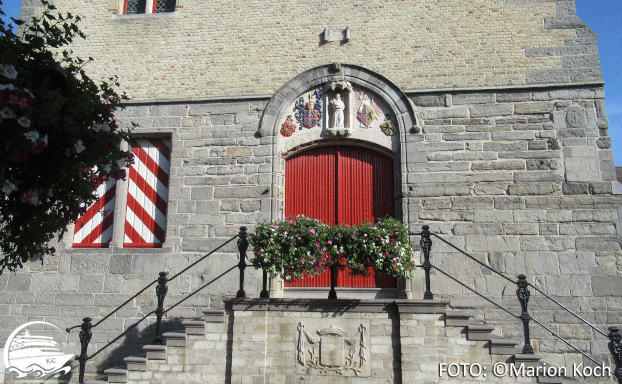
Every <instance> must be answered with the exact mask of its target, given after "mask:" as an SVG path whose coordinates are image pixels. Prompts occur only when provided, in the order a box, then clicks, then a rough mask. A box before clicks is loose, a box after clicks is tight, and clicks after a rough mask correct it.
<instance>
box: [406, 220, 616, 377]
mask: <svg viewBox="0 0 622 384" xmlns="http://www.w3.org/2000/svg"><path fill="white" fill-rule="evenodd" d="M418 235H420V236H421V241H420V245H421V251H422V253H423V265H422V267H423V269H424V272H425V291H424V294H423V298H424V299H425V300H432V299H433V298H434V295H433V294H432V292H431V288H430V286H431V285H430V271H431V270H432V269H435V270H437V271H439V272H440V273H442V274H443V275H445V276H447V277H448V278H450V279H451V280H453V281H455V282H456V283H458V284H460V285H461V286H463V287H464V288H466V289H468V290H469V291H471V292H473V293H475V294H476V295H478V296H479V297H481V298H483V299H484V300H486V301H488V302H489V303H491V304H493V305H494V306H495V307H497V308H499V309H501V310H502V311H504V312H505V313H507V314H509V315H510V316H512V317H514V318H516V319H520V320H521V322H522V325H523V338H524V345H523V349H522V353H523V354H526V355H530V354H534V349H533V346H532V345H531V338H530V327H529V323H530V322H531V321H533V322H535V323H536V324H538V325H540V326H541V327H542V328H544V329H545V330H547V331H548V332H550V333H551V334H552V335H553V336H555V337H557V338H558V339H560V340H561V341H562V342H563V343H565V344H566V345H568V346H569V347H571V348H572V349H574V350H575V351H577V352H579V353H580V354H582V355H583V356H585V357H586V358H587V359H589V360H591V361H592V362H594V363H596V364H597V365H599V366H602V364H601V363H600V362H598V361H597V360H595V359H594V358H593V357H591V356H590V355H588V354H587V353H585V352H584V351H582V350H581V349H579V348H577V347H576V346H575V345H573V344H572V343H571V342H569V341H568V340H566V339H565V338H564V337H562V336H561V335H559V334H558V333H556V332H555V331H553V330H552V329H550V328H549V327H547V326H546V325H544V324H542V323H541V322H540V321H538V320H536V319H535V318H533V317H532V316H531V315H530V314H529V310H528V304H529V298H530V296H531V293H530V291H529V287H531V288H533V289H534V290H535V291H536V292H538V293H540V294H541V295H543V296H544V297H546V298H547V299H549V300H550V301H552V302H554V303H555V304H557V305H558V306H559V307H560V308H561V309H562V310H564V311H565V312H567V313H570V314H571V315H573V316H574V317H576V318H577V319H579V320H580V321H582V322H583V323H585V324H586V325H588V326H589V327H591V328H592V329H593V330H594V331H595V332H597V333H599V334H601V335H603V336H605V337H607V338H609V351H610V352H611V355H612V357H613V362H614V363H615V366H616V368H615V370H614V371H613V375H614V376H615V377H616V379H617V380H618V384H622V334H621V333H620V329H619V328H618V327H609V329H608V330H609V333H605V332H603V331H602V330H601V329H599V328H598V327H596V326H594V325H593V324H591V323H590V322H589V321H587V320H585V319H584V318H582V317H581V316H580V315H578V314H577V313H576V312H574V311H572V310H571V309H569V308H568V307H566V306H565V305H563V304H562V303H560V302H559V301H557V300H556V299H554V298H553V297H551V296H550V295H548V294H547V293H545V292H543V291H542V290H541V289H539V288H538V287H536V286H534V285H533V284H531V283H529V282H528V281H527V276H525V275H522V274H521V275H518V276H517V278H518V280H513V279H511V278H510V277H508V276H506V275H505V274H503V273H501V272H499V271H497V270H496V269H494V268H492V267H491V266H489V265H487V264H485V263H483V262H481V261H479V260H477V258H475V257H473V256H472V255H470V254H468V253H467V252H465V251H464V250H462V249H460V248H458V247H456V246H455V245H453V244H451V243H450V242H448V241H447V240H445V239H443V238H442V237H440V236H439V235H437V234H435V233H431V232H430V227H429V226H428V225H424V226H423V227H422V231H421V233H419V234H418ZM432 236H434V237H435V238H437V239H439V240H440V241H442V242H443V243H445V244H447V245H448V246H449V247H451V248H453V249H455V250H457V251H458V252H459V253H461V254H463V255H464V256H466V257H468V258H470V259H471V260H473V261H475V262H476V263H478V264H480V265H482V266H483V267H485V268H487V269H488V270H490V271H492V272H494V273H496V274H497V275H498V276H500V277H502V278H504V279H506V280H507V281H509V282H511V283H513V284H515V285H516V286H517V289H516V296H517V297H518V301H519V303H520V307H521V314H520V315H516V314H514V313H513V312H511V311H510V310H508V309H506V308H504V307H503V306H501V305H499V304H497V303H495V302H494V301H493V300H491V299H489V298H488V297H486V296H485V295H482V294H481V293H479V292H477V291H476V290H474V289H473V288H471V287H469V286H468V285H466V284H464V283H462V282H461V281H459V280H458V279H456V278H455V277H453V276H451V275H450V274H448V273H446V272H445V271H443V270H441V269H440V268H439V267H437V266H435V265H433V264H432V262H431V261H430V251H431V250H432V239H431V237H432Z"/></svg>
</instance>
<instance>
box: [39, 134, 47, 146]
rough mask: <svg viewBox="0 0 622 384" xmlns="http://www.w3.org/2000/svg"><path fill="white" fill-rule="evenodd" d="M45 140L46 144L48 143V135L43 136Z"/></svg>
mask: <svg viewBox="0 0 622 384" xmlns="http://www.w3.org/2000/svg"><path fill="white" fill-rule="evenodd" d="M41 140H43V142H44V143H45V145H48V135H45V136H43V139H41Z"/></svg>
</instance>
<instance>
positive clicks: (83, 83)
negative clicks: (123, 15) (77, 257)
mask: <svg viewBox="0 0 622 384" xmlns="http://www.w3.org/2000/svg"><path fill="white" fill-rule="evenodd" d="M41 2H42V5H43V7H44V9H43V12H42V13H40V14H39V15H38V16H36V17H32V20H31V21H29V22H28V23H24V22H23V21H20V20H16V19H13V22H15V23H16V24H17V25H19V26H20V35H19V36H18V35H16V34H15V33H13V31H11V30H10V29H8V27H7V26H6V25H5V24H4V22H2V21H1V20H0V52H2V55H1V58H0V130H1V133H2V137H3V138H4V145H3V146H0V188H2V190H1V191H0V253H1V254H2V257H1V258H0V273H1V271H2V270H4V269H9V270H15V269H17V268H19V267H21V266H22V263H24V262H26V261H27V260H29V259H31V258H33V257H40V256H42V255H44V254H49V253H50V252H53V251H54V250H53V248H51V247H50V246H49V243H50V241H51V240H52V239H53V238H54V236H55V235H58V237H59V239H60V237H61V236H62V235H63V233H64V232H65V231H66V227H67V225H68V224H70V223H71V222H74V221H75V220H76V219H77V218H78V217H79V215H80V214H81V213H82V212H84V210H85V209H86V207H88V206H89V205H91V204H92V203H93V202H94V201H95V200H96V196H95V195H94V191H95V189H96V188H97V187H98V185H100V184H101V183H102V182H104V181H105V180H107V179H110V178H115V179H119V178H125V170H123V169H122V168H123V167H126V166H128V165H129V164H131V162H132V161H133V158H132V155H131V153H129V152H127V153H126V152H123V151H121V149H120V143H121V142H122V141H129V130H122V129H119V127H118V126H117V123H116V122H115V121H114V112H115V110H116V109H118V108H120V107H122V104H121V100H123V99H127V97H126V96H125V95H124V94H123V95H118V94H117V93H116V92H115V89H116V88H117V87H118V86H119V84H118V82H117V80H116V78H115V77H110V78H109V80H108V81H104V82H102V83H100V84H96V83H95V82H93V81H92V80H91V79H90V78H89V77H88V76H87V75H86V73H85V72H84V66H85V65H86V64H87V63H88V62H89V61H91V60H92V59H91V58H89V60H87V61H85V60H82V59H80V58H75V57H74V56H73V53H72V51H71V50H69V49H67V46H68V45H69V44H70V43H71V42H72V41H73V40H74V39H75V38H84V34H83V33H82V32H81V31H80V30H79V29H78V26H77V25H76V22H78V21H79V20H80V18H79V17H78V16H74V15H71V14H70V13H67V14H60V13H58V14H53V13H52V11H53V10H54V9H55V7H54V6H53V5H51V4H49V2H48V1H46V0H41ZM1 4H2V3H1V2H0V5H1ZM0 12H1V11H0Z"/></svg>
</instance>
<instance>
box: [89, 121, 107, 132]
mask: <svg viewBox="0 0 622 384" xmlns="http://www.w3.org/2000/svg"><path fill="white" fill-rule="evenodd" d="M91 129H92V130H94V131H95V132H99V131H104V132H108V131H110V125H108V123H103V124H93V126H92V127H91Z"/></svg>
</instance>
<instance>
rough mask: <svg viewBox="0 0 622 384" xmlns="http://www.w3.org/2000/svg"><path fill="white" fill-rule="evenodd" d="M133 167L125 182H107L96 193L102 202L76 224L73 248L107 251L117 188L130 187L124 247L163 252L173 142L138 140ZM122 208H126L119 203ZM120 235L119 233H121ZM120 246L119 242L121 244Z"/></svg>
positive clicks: (125, 209)
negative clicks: (153, 249) (119, 186)
mask: <svg viewBox="0 0 622 384" xmlns="http://www.w3.org/2000/svg"><path fill="white" fill-rule="evenodd" d="M131 151H132V153H133V154H134V164H132V166H131V167H130V169H129V175H128V177H127V180H126V181H121V180H120V181H119V182H118V183H117V182H116V181H115V180H108V181H107V182H105V183H103V184H102V185H100V186H99V187H98V189H97V196H98V197H99V199H98V200H97V202H95V204H93V205H92V206H90V207H89V208H88V209H87V211H86V213H84V215H82V217H80V218H79V219H78V221H76V224H75V227H74V236H73V247H74V248H108V247H109V245H110V242H111V241H112V237H113V227H114V226H113V220H114V218H115V212H114V211H115V204H116V190H117V184H122V183H127V195H126V196H125V197H126V205H125V206H124V207H122V208H121V209H122V210H124V212H123V211H120V212H116V213H117V215H116V217H120V218H121V220H122V219H123V215H124V214H125V222H124V226H123V246H124V247H126V248H160V247H162V244H163V243H164V240H165V237H166V222H167V220H166V213H167V207H168V187H169V182H168V180H169V174H170V169H171V162H170V161H171V139H170V138H167V139H157V138H152V139H135V140H133V141H132V144H131ZM119 204H123V201H120V202H119ZM119 233H120V231H119ZM118 242H119V243H120V239H119V241H118Z"/></svg>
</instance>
